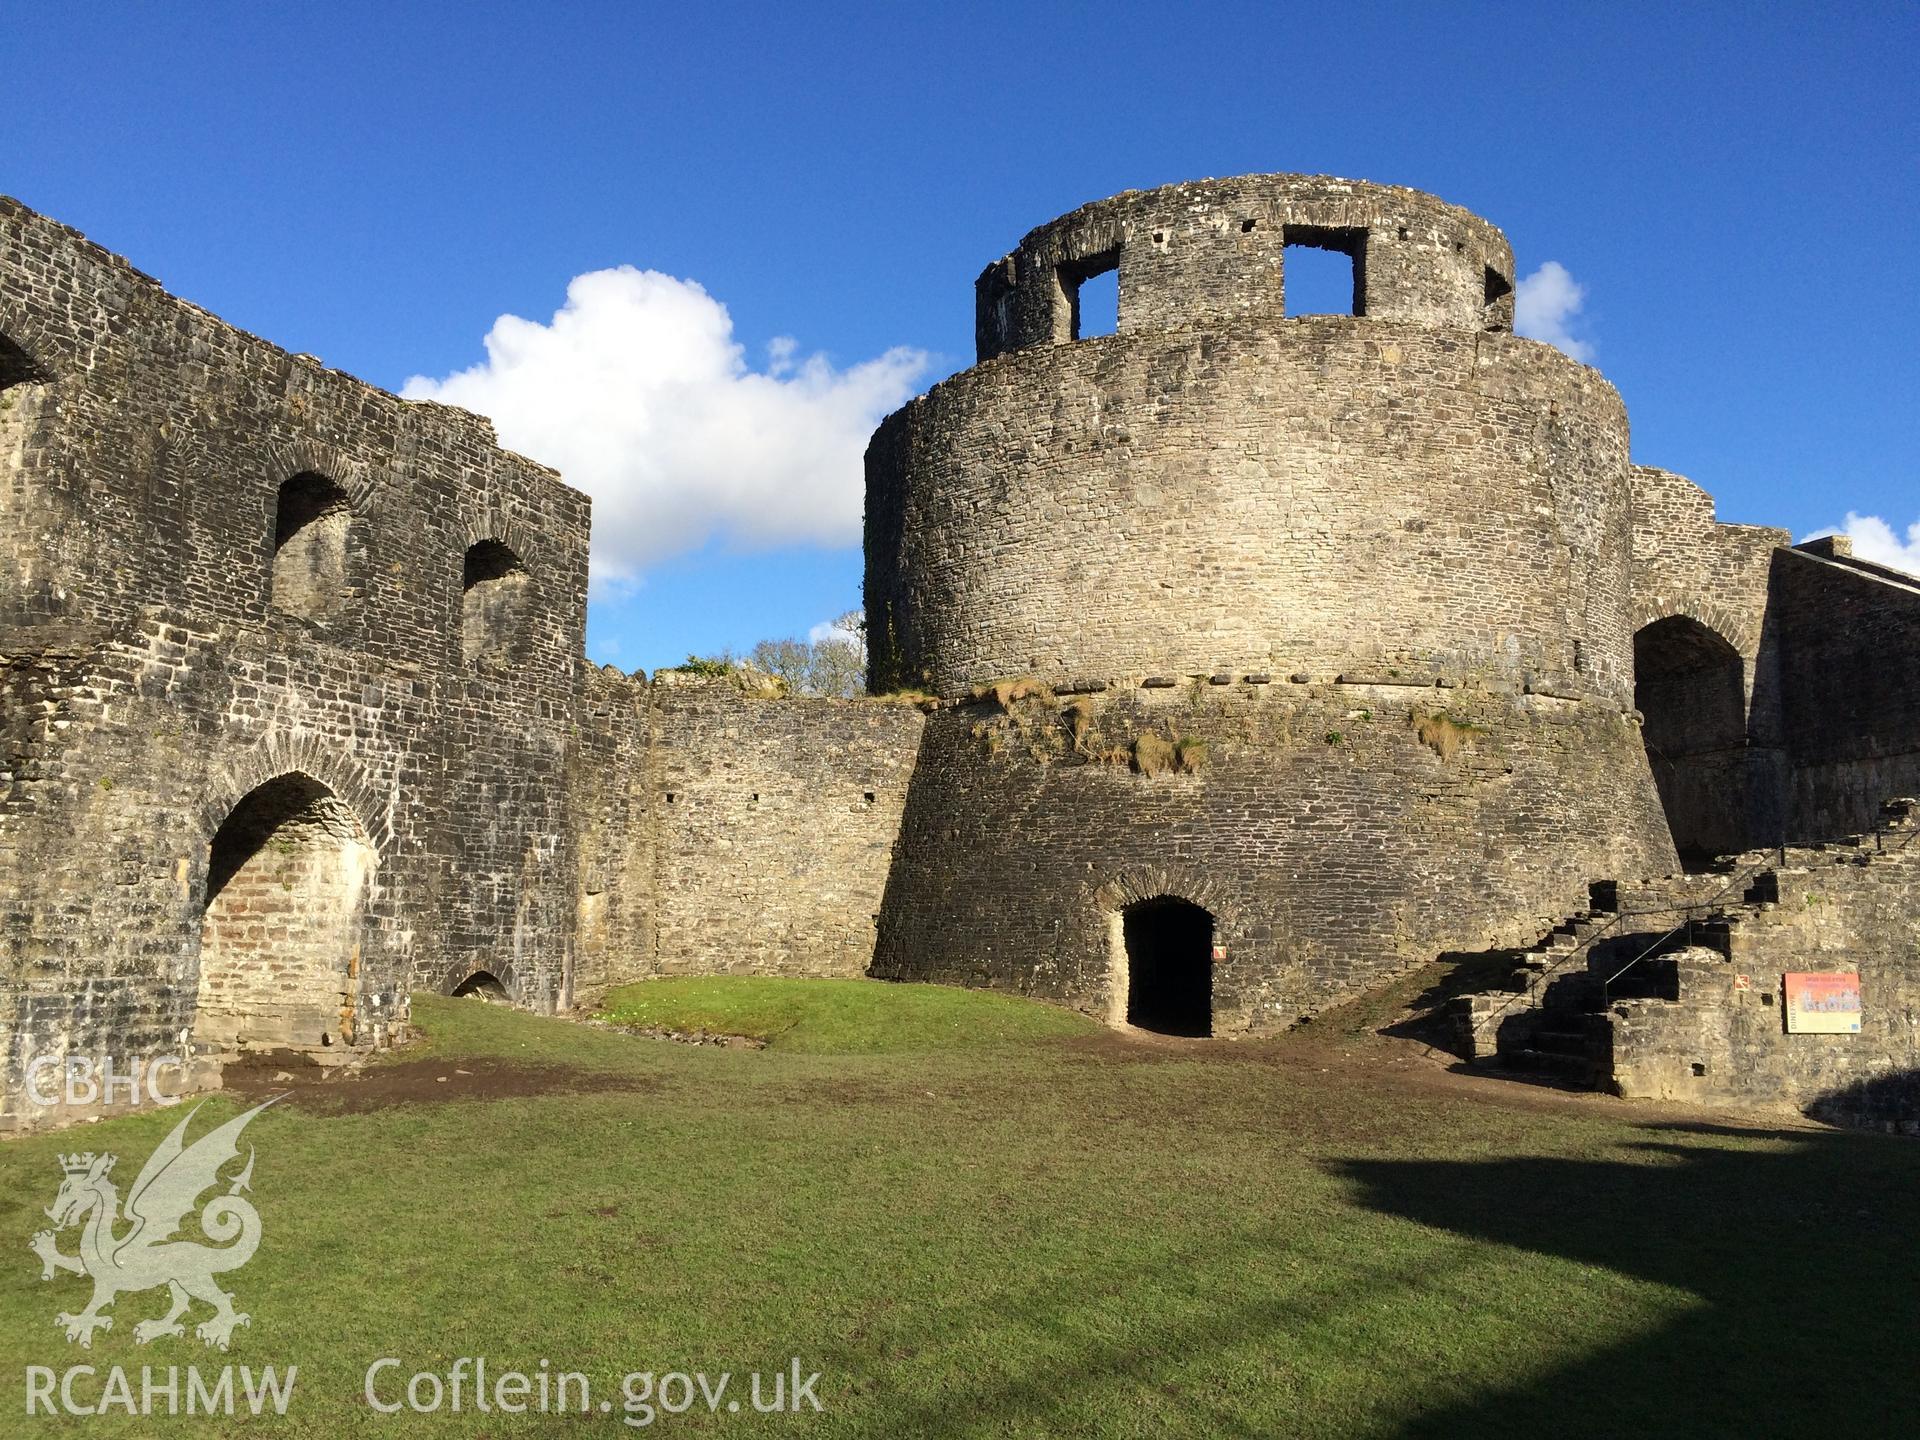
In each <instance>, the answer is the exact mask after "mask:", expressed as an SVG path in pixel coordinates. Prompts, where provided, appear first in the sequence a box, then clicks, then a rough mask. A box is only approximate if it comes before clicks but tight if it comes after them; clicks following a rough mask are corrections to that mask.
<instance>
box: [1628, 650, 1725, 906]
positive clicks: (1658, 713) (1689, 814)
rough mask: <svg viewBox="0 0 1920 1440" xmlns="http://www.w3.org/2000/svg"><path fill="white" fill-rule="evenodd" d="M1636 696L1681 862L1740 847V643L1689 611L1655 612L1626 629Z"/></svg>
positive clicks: (1691, 862) (1699, 860)
mask: <svg viewBox="0 0 1920 1440" xmlns="http://www.w3.org/2000/svg"><path fill="white" fill-rule="evenodd" d="M1633 703H1634V708H1635V709H1637V710H1638V711H1640V713H1641V715H1642V717H1643V721H1642V729H1641V736H1642V739H1643V740H1644V741H1645V742H1646V747H1647V761H1648V764H1649V765H1650V766H1651V767H1652V770H1653V780H1654V784H1655V786H1656V787H1657V788H1658V790H1659V792H1660V803H1661V805H1662V807H1663V808H1664V809H1665V810H1666V815H1667V826H1668V828H1669V829H1670V830H1671V831H1672V832H1673V844H1674V848H1675V849H1676V850H1678V851H1679V852H1680V858H1681V860H1682V862H1683V863H1685V864H1686V865H1687V866H1688V867H1689V868H1693V867H1696V866H1698V865H1699V864H1701V863H1702V862H1704V861H1705V860H1706V859H1708V858H1710V857H1711V856H1714V855H1717V854H1724V853H1727V852H1730V851H1734V850H1739V849H1742V848H1744V846H1745V845H1746V843H1747V839H1748V835H1747V831H1748V829H1749V826H1748V823H1747V819H1748V817H1747V811H1748V801H1747V768H1746V767H1747V756H1746V745H1747V703H1746V666H1745V664H1744V662H1743V661H1742V660H1741V657H1740V652H1739V651H1738V650H1736V649H1735V648H1734V646H1733V644H1732V642H1730V641H1729V640H1728V639H1727V638H1726V637H1725V636H1723V635H1722V634H1720V633H1719V632H1718V631H1716V630H1714V629H1712V628H1710V627H1708V626H1707V625H1704V624H1702V623H1701V622H1700V621H1698V620H1695V619H1693V618H1692V617H1691V616H1688V615H1668V616H1665V617H1663V618H1661V619H1658V620H1655V621H1653V622H1652V623H1651V624H1648V625H1645V626H1643V627H1641V629H1640V630H1639V631H1637V632H1636V633H1635V635H1634V637H1633Z"/></svg>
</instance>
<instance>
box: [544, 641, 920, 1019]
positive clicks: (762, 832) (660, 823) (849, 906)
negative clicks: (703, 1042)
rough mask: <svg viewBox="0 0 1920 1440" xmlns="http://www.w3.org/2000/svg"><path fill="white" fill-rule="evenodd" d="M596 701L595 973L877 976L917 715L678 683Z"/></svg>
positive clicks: (590, 895)
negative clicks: (879, 936)
mask: <svg viewBox="0 0 1920 1440" xmlns="http://www.w3.org/2000/svg"><path fill="white" fill-rule="evenodd" d="M587 695H588V698H587V703H586V706H585V713H586V715H587V716H588V719H587V722H586V724H585V726H584V727H583V730H584V732H585V733H584V734H583V737H582V745H581V747H580V765H579V770H578V778H577V781H576V786H577V789H578V791H579V792H580V795H581V799H580V802H579V809H580V813H581V815H582V821H583V827H584V828H583V837H582V843H581V846H580V854H581V859H582V863H583V865H584V867H585V878H584V879H583V882H582V885H581V893H582V896H583V903H584V904H585V905H586V906H587V907H589V909H590V911H591V917H592V918H591V919H590V920H589V921H588V922H587V923H585V924H583V926H582V949H583V954H582V964H581V970H582V975H583V977H591V979H592V982H593V984H595V985H596V986H601V987H604V986H608V985H615V984H621V983H625V982H627V981H631V980H636V979H642V978H645V977H648V976H654V975H735V974H738V975H822V976H841V977H852V976H859V975H863V974H865V973H866V969H867V966H868V963H869V962H870V961H871V959H872V957H873V947H874V927H875V921H876V918H877V917H878V915H879V911H880V901H881V895H882V892H883V890H884V887H885V885H886V880H887V873H888V869H889V867H890V865H891V862H892V857H893V843H894V839H895V837H896V836H897V835H898V833H899V829H900V816H901V811H902V809H903V808H904V806H905V803H906V796H907V786H908V781H909V779H910V777H911V776H912V773H913V768H914V764H915V760H916V758H917V756H918V754H919V747H920V734H921V730H922V727H923V725H924V723H925V717H924V716H923V715H922V714H921V712H920V711H919V710H917V709H915V708H914V707H912V706H910V705H904V704H896V703H888V702H884V701H878V700H830V699H800V698H762V697H759V696H755V695H751V694H747V693H743V691H742V689H741V688H740V687H739V686H738V685H737V684H735V683H734V682H733V681H731V680H727V679H700V678H695V677H690V676H684V675H680V674H678V673H676V672H672V671H666V672H662V673H660V674H658V675H656V676H655V678H654V680H653V681H652V683H650V684H649V683H646V682H642V681H637V680H630V679H628V678H626V677H624V676H622V675H620V674H619V673H618V672H617V671H613V670H610V669H608V670H600V671H598V672H594V673H590V674H589V677H588V682H587Z"/></svg>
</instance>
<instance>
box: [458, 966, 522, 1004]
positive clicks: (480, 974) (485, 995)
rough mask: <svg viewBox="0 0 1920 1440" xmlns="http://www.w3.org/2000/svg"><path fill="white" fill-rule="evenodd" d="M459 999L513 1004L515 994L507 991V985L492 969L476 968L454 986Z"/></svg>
mask: <svg viewBox="0 0 1920 1440" xmlns="http://www.w3.org/2000/svg"><path fill="white" fill-rule="evenodd" d="M453 994H454V998H455V999H457V1000H468V999H471V1000H485V1001H487V1002H488V1003H489V1004H494V1005H507V1004H511V1003H512V1000H513V996H512V995H510V994H508V993H507V987H506V986H505V985H502V984H501V983H500V977H499V976H498V975H495V974H494V973H493V972H492V971H491V970H476V971H474V972H473V974H471V975H469V976H467V978H466V979H464V980H462V981H461V982H460V983H459V984H458V985H456V986H454V987H453Z"/></svg>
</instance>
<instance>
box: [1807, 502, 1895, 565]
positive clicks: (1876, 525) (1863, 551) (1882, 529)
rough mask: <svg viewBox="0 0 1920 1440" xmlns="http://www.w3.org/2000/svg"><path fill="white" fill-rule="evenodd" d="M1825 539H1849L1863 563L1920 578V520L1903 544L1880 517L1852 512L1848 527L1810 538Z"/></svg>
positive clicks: (1848, 519) (1825, 531)
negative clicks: (1868, 562)
mask: <svg viewBox="0 0 1920 1440" xmlns="http://www.w3.org/2000/svg"><path fill="white" fill-rule="evenodd" d="M1822 535H1845V536H1846V537H1847V538H1848V539H1849V540H1851V541H1853V553H1854V554H1855V555H1858V556H1859V557H1860V558H1861V559H1862V560H1871V561H1872V562H1873V563H1874V564H1876V565H1890V566H1892V567H1893V568H1894V569H1895V570H1905V571H1906V572H1907V573H1908V574H1909V575H1920V520H1916V521H1915V522H1914V523H1913V524H1911V525H1909V526H1908V527H1907V538H1906V539H1905V540H1902V539H1901V538H1900V537H1899V536H1898V535H1896V534H1895V533H1894V530H1893V527H1892V526H1891V525H1889V524H1888V523H1887V522H1886V521H1884V520H1882V519H1881V518H1880V517H1879V516H1878V515H1856V514H1855V513H1854V512H1853V511H1851V510H1849V511H1848V512H1847V523H1846V524H1845V525H1844V526H1841V527H1838V528H1836V527H1834V526H1831V525H1829V526H1828V527H1827V528H1826V529H1825V530H1816V531H1814V532H1813V534H1811V535H1809V536H1807V537H1806V538H1807V539H1809V540H1818V539H1819V538H1820V537H1821V536H1822Z"/></svg>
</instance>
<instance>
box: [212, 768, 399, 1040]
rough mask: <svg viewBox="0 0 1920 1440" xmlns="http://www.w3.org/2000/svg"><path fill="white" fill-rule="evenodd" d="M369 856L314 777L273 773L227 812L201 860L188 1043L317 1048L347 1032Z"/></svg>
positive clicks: (354, 821)
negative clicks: (202, 892) (203, 872)
mask: <svg viewBox="0 0 1920 1440" xmlns="http://www.w3.org/2000/svg"><path fill="white" fill-rule="evenodd" d="M374 860H375V855H374V849H373V845H372V843H371V842H370V841H369V840H368V839H367V833H366V830H365V829H364V828H363V827H362V826H361V824H360V821H359V818H358V817H357V816H356V815H355V814H354V813H353V811H352V810H351V809H350V808H349V807H348V806H347V805H346V803H345V802H344V801H342V800H341V799H340V798H339V797H338V796H336V795H335V794H334V793H333V792H332V791H331V790H329V789H328V788H327V787H326V786H325V785H322V784H321V783H320V782H319V781H318V780H315V779H313V778H312V777H311V776H308V775H302V774H298V773H290V774H286V775H281V776H278V777H276V778H275V779H272V780H269V781H267V782H266V784H264V785H261V786H260V787H259V788H257V789H255V790H253V791H251V792H250V793H249V794H248V795H247V796H246V797H245V798H244V799H242V800H241V801H240V803H239V804H238V805H235V806H234V807H233V811H232V813H230V814H229V815H228V816H227V818H226V821H225V822H224V823H223V824H222V825H221V826H220V829H219V830H218V831H217V832H216V833H215V834H214V837H213V842H212V845H211V847H210V849H209V853H208V857H207V896H206V909H205V913H204V915H203V917H202V920H201V926H200V989H199V1008H198V1012H197V1016H196V1019H195V1021H194V1040H195V1043H196V1044H199V1045H201V1046H202V1047H204V1048H207V1049H210V1050H215V1051H218V1050H247V1049H256V1050H257V1049H280V1048H291V1049H300V1050H321V1049H325V1048H328V1047H331V1046H334V1045H338V1044H340V1043H342V1042H343V1041H346V1040H350V1039H351V1038H352V1034H353V1028H352V1027H353V1009H354V999H355V992H356V988H357V986H358V983H359V982H358V978H357V977H358V973H359V968H360V965H359V961H360V935H361V927H362V924H363V922H364V919H365V912H366V903H367V893H368V889H369V887H370V882H371V879H372V875H373V868H374Z"/></svg>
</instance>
